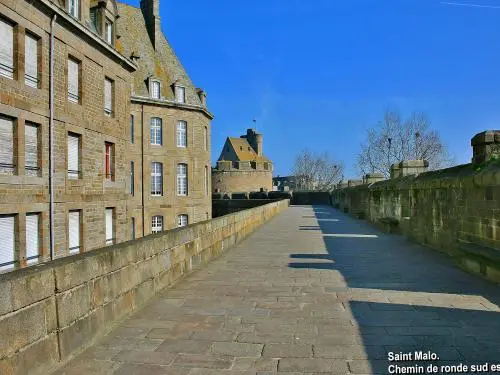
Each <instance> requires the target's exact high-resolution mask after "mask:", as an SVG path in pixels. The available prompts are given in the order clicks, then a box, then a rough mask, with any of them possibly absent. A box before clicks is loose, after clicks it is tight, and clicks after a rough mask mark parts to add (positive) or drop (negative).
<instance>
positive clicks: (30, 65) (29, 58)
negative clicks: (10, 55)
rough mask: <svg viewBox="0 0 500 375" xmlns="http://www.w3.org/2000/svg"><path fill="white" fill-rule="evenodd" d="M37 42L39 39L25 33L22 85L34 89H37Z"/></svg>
mask: <svg viewBox="0 0 500 375" xmlns="http://www.w3.org/2000/svg"><path fill="white" fill-rule="evenodd" d="M39 41H40V38H38V37H37V36H36V35H34V34H32V33H30V32H26V34H25V36H24V84H25V85H26V86H30V87H34V88H38V43H39ZM32 49H34V51H32Z"/></svg>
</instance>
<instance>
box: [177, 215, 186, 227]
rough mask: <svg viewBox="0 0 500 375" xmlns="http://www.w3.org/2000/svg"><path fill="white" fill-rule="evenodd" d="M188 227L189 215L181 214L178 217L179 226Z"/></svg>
mask: <svg viewBox="0 0 500 375" xmlns="http://www.w3.org/2000/svg"><path fill="white" fill-rule="evenodd" d="M187 225H188V215H184V214H181V215H179V216H177V226H178V227H185V226H187Z"/></svg>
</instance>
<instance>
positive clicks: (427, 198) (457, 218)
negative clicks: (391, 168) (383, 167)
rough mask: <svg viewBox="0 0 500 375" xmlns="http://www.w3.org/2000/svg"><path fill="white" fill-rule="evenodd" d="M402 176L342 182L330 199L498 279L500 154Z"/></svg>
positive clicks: (380, 225)
mask: <svg viewBox="0 0 500 375" xmlns="http://www.w3.org/2000/svg"><path fill="white" fill-rule="evenodd" d="M499 143H500V140H499ZM476 157H477V156H476ZM399 176H400V177H396V178H393V179H390V180H384V181H378V182H373V183H369V184H367V183H365V184H362V185H358V186H351V187H343V188H339V189H337V190H335V191H334V192H333V193H332V203H333V205H334V206H335V207H337V208H339V209H340V210H342V211H344V212H348V213H350V214H352V215H353V216H355V217H358V218H366V219H367V220H368V221H370V222H372V223H374V224H376V225H377V226H379V227H380V228H382V229H384V230H386V231H387V232H393V233H401V234H404V235H406V236H408V238H410V239H412V240H414V241H416V242H419V243H421V244H424V245H427V246H429V247H432V248H434V249H437V250H439V251H442V252H444V253H446V254H448V255H449V256H451V257H452V258H453V261H455V262H456V263H457V265H459V266H461V267H463V268H465V269H467V270H468V271H471V272H474V273H477V274H481V275H482V276H484V277H486V278H488V279H490V280H492V281H495V282H500V159H497V158H491V159H490V160H487V161H482V163H481V164H465V165H459V166H456V167H453V168H448V169H442V170H437V171H432V172H425V173H420V174H410V175H408V174H400V175H399Z"/></svg>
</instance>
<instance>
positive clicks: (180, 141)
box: [176, 120, 187, 148]
mask: <svg viewBox="0 0 500 375" xmlns="http://www.w3.org/2000/svg"><path fill="white" fill-rule="evenodd" d="M176 139H177V141H176V142H177V147H181V148H186V147H187V122H186V121H183V120H179V121H178V122H177V130H176Z"/></svg>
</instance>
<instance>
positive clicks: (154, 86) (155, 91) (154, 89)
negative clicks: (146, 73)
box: [151, 81, 161, 99]
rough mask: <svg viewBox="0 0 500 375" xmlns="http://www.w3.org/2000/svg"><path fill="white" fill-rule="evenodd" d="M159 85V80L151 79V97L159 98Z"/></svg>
mask: <svg viewBox="0 0 500 375" xmlns="http://www.w3.org/2000/svg"><path fill="white" fill-rule="evenodd" d="M160 96H161V85H160V81H151V97H152V98H153V99H160Z"/></svg>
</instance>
